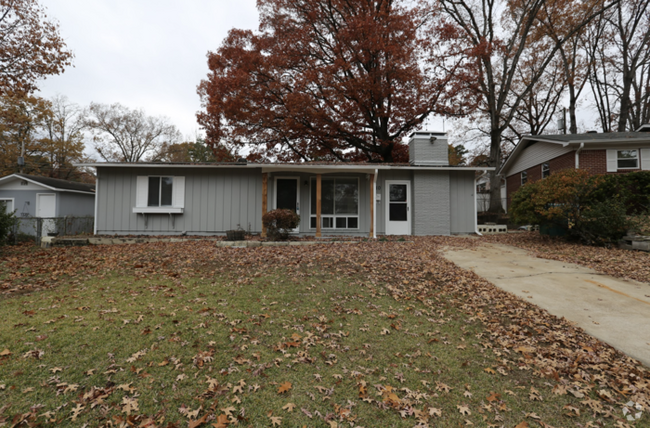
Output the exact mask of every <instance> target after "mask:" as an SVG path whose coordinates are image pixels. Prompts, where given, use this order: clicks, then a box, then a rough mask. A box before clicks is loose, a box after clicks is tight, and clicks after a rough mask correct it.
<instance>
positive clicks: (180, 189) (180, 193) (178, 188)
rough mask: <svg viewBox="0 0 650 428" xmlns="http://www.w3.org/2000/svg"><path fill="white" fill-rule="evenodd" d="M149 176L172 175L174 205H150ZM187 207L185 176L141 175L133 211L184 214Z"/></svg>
mask: <svg viewBox="0 0 650 428" xmlns="http://www.w3.org/2000/svg"><path fill="white" fill-rule="evenodd" d="M149 177H172V180H173V181H172V205H171V206H164V207H150V206H147V204H148V195H149ZM184 209H185V177H184V176H178V175H159V174H156V175H139V176H138V177H137V179H136V196H135V206H134V207H133V212H134V213H136V214H182V213H183V211H184Z"/></svg>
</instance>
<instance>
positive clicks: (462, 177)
mask: <svg viewBox="0 0 650 428" xmlns="http://www.w3.org/2000/svg"><path fill="white" fill-rule="evenodd" d="M449 177H450V191H449V193H450V198H449V200H450V215H451V233H474V232H475V228H476V226H475V224H476V223H475V222H476V208H475V206H474V205H475V204H474V193H475V192H476V189H475V187H474V171H450V172H449Z"/></svg>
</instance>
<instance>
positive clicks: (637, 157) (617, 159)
mask: <svg viewBox="0 0 650 428" xmlns="http://www.w3.org/2000/svg"><path fill="white" fill-rule="evenodd" d="M632 150H634V152H636V158H619V157H618V154H619V153H620V152H623V151H626V152H629V151H632ZM632 159H635V160H636V166H618V161H620V160H632ZM639 160H640V159H639V149H623V150H616V169H617V170H619V169H639Z"/></svg>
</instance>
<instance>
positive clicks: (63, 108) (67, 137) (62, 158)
mask: <svg viewBox="0 0 650 428" xmlns="http://www.w3.org/2000/svg"><path fill="white" fill-rule="evenodd" d="M50 102H51V110H52V113H51V115H50V116H48V117H47V120H46V121H45V122H44V124H43V129H44V132H45V138H44V143H45V144H44V150H45V154H46V156H47V157H48V158H49V161H50V168H51V169H50V173H49V175H50V176H52V177H55V178H61V179H64V180H69V179H72V178H73V176H75V175H78V174H77V172H78V171H77V170H76V169H75V168H74V167H73V166H72V163H73V162H77V161H79V160H80V159H81V158H82V157H83V151H84V142H83V139H84V135H83V126H84V124H83V117H82V109H81V108H80V107H79V106H78V105H77V104H74V103H71V102H70V101H69V100H68V97H66V96H65V95H56V96H54V97H53V98H52V99H51V100H50Z"/></svg>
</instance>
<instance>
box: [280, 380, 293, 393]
mask: <svg viewBox="0 0 650 428" xmlns="http://www.w3.org/2000/svg"><path fill="white" fill-rule="evenodd" d="M290 389H291V382H283V383H281V384H280V387H279V388H278V394H284V393H285V392H288V391H289V390H290Z"/></svg>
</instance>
